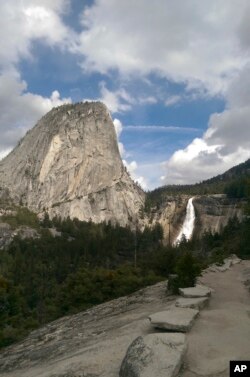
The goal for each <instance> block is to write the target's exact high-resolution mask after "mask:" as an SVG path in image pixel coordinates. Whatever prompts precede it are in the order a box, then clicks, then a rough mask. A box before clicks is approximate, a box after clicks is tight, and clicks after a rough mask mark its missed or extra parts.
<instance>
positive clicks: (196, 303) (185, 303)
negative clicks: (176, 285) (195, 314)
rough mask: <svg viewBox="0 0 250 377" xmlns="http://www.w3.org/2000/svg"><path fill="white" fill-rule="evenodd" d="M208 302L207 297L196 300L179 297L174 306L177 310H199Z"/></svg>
mask: <svg viewBox="0 0 250 377" xmlns="http://www.w3.org/2000/svg"><path fill="white" fill-rule="evenodd" d="M208 301H209V297H197V298H184V297H180V298H178V299H177V300H176V302H175V306H176V307H178V308H190V309H196V310H201V309H203V308H204V307H205V306H206V305H207V304H208Z"/></svg>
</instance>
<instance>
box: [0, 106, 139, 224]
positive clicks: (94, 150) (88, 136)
mask: <svg viewBox="0 0 250 377" xmlns="http://www.w3.org/2000/svg"><path fill="white" fill-rule="evenodd" d="M0 186H1V187H3V188H4V189H8V190H9V193H10V196H11V197H12V198H13V199H14V201H15V202H21V203H22V204H23V205H26V206H27V207H28V208H29V209H31V210H33V211H35V212H37V213H42V212H44V211H45V210H46V211H47V212H48V213H49V215H50V217H53V216H56V215H59V216H61V217H63V218H65V217H67V216H69V217H70V218H74V217H76V218H78V219H80V220H86V221H88V220H90V219H91V220H92V221H94V222H101V221H111V222H113V223H115V222H118V223H120V224H121V225H127V224H129V223H130V222H131V221H135V219H136V217H137V213H138V211H139V209H140V207H141V206H142V205H143V203H144V193H143V191H142V190H141V189H140V188H139V187H138V186H137V185H136V184H135V183H134V182H133V181H132V179H131V178H130V176H129V175H128V173H127V171H126V169H125V167H124V166H123V163H122V160H121V157H120V154H119V150H118V144H117V137H116V133H115V129H114V125H113V122H112V119H111V116H110V114H109V112H108V109H107V108H106V106H105V105H103V104H102V103H100V102H91V103H88V102H86V103H79V104H75V105H70V104H69V105H63V106H61V107H58V108H54V109H53V110H51V111H50V112H49V113H48V114H47V115H45V116H44V117H43V118H42V119H41V120H40V121H39V122H38V123H37V125H36V126H35V127H34V128H33V129H32V130H30V131H28V133H27V134H26V136H25V137H24V138H23V139H22V140H20V142H19V144H18V145H17V147H16V148H15V149H14V150H13V151H12V152H11V153H10V154H9V155H8V156H7V157H6V158H5V159H3V160H2V161H1V162H0Z"/></svg>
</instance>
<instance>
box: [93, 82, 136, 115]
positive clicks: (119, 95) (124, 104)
mask: <svg viewBox="0 0 250 377" xmlns="http://www.w3.org/2000/svg"><path fill="white" fill-rule="evenodd" d="M100 92H101V98H100V101H102V102H103V103H105V105H106V106H107V107H108V109H109V110H110V111H111V112H113V113H118V112H124V111H128V110H131V107H132V106H131V105H132V104H133V103H134V99H133V98H132V97H131V96H130V95H129V94H128V93H127V92H126V90H125V89H123V88H121V89H118V90H116V91H114V92H112V91H110V90H109V89H108V88H107V87H106V84H105V82H101V83H100Z"/></svg>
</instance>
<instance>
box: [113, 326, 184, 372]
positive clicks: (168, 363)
mask: <svg viewBox="0 0 250 377" xmlns="http://www.w3.org/2000/svg"><path fill="white" fill-rule="evenodd" d="M186 348H187V345H186V340H185V336H184V335H183V334H174V333H173V334H149V335H146V336H144V337H142V336H139V337H138V338H136V339H135V340H134V341H133V343H131V345H130V346H129V348H128V350H127V354H126V356H125V358H124V360H123V362H122V365H121V369H120V374H119V375H120V377H153V376H154V377H174V376H176V375H177V374H178V372H179V370H180V367H181V365H182V362H183V357H184V355H185V352H186Z"/></svg>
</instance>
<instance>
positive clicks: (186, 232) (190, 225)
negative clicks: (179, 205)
mask: <svg viewBox="0 0 250 377" xmlns="http://www.w3.org/2000/svg"><path fill="white" fill-rule="evenodd" d="M193 199H194V198H190V199H189V200H188V204H187V208H186V217H185V220H184V223H183V225H182V227H181V230H180V233H179V234H178V236H177V238H176V240H175V242H174V245H178V244H179V243H180V242H181V240H182V238H183V236H185V238H186V239H187V240H190V238H191V237H192V234H193V230H194V222H195V211H194V206H193Z"/></svg>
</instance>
